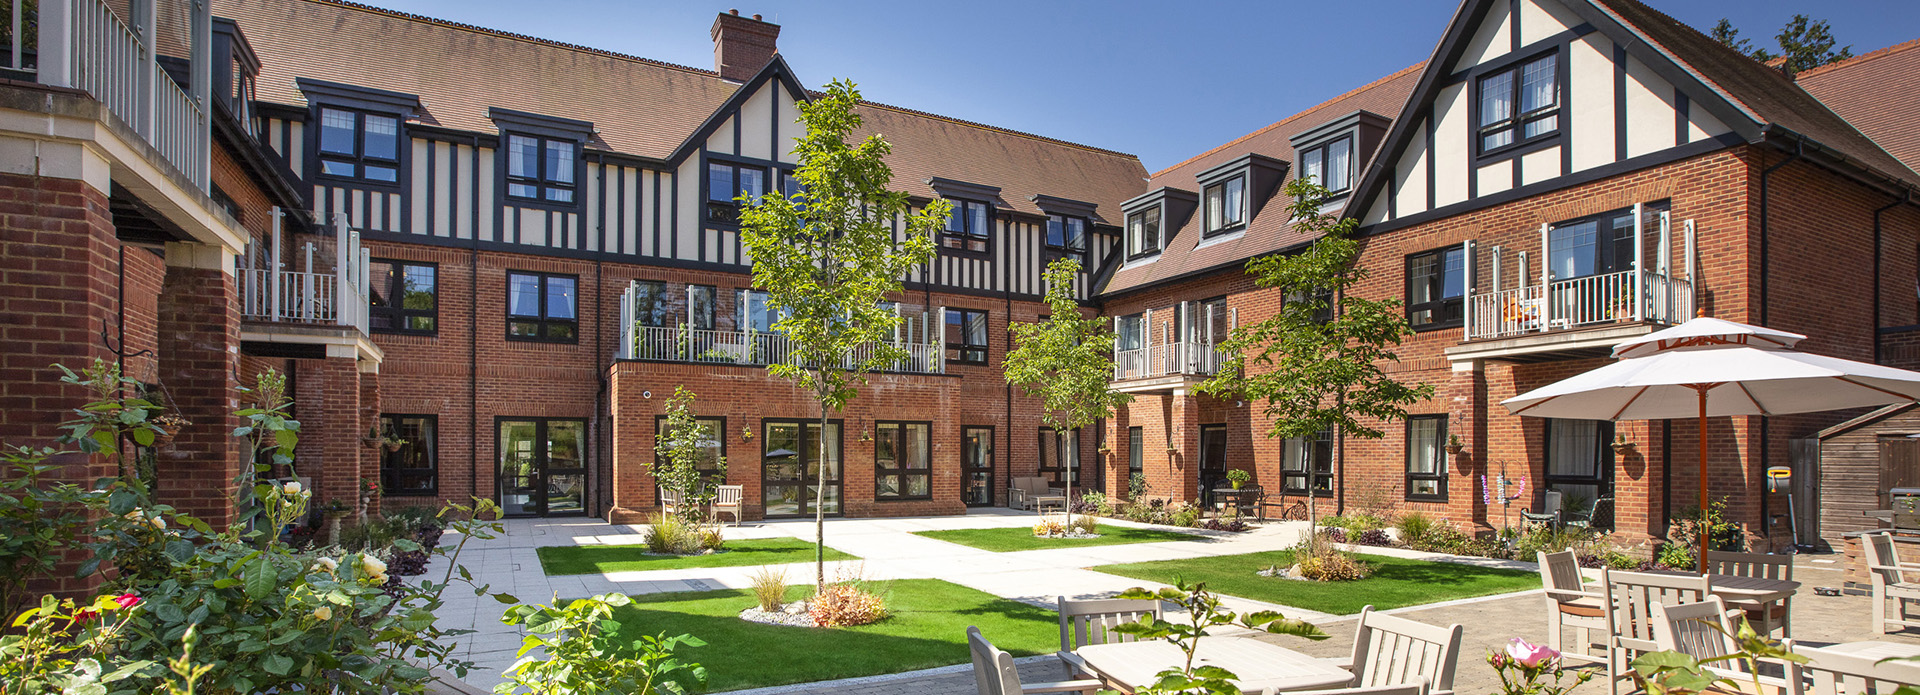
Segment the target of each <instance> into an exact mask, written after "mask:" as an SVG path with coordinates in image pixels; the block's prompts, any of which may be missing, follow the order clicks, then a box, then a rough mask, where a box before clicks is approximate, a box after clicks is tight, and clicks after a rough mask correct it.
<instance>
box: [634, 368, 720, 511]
mask: <svg viewBox="0 0 1920 695" xmlns="http://www.w3.org/2000/svg"><path fill="white" fill-rule="evenodd" d="M666 415H667V419H666V421H664V422H662V423H661V425H660V436H659V441H658V442H657V443H655V444H654V445H653V452H654V459H653V464H652V465H650V466H649V467H650V468H652V469H653V479H654V480H656V481H659V483H660V488H661V489H663V490H672V491H675V492H678V493H680V499H681V500H682V503H681V505H680V516H682V517H686V519H687V520H688V521H696V519H695V518H694V516H695V515H696V514H697V512H698V510H699V509H700V506H701V505H702V504H703V503H705V502H707V501H708V500H711V499H712V498H713V486H712V485H711V484H708V483H707V481H704V480H702V479H701V478H702V476H703V475H709V474H712V471H713V469H718V474H719V478H720V479H721V480H725V479H726V476H727V458H726V457H725V456H716V457H714V459H713V461H712V462H704V461H702V460H701V459H704V458H706V456H707V452H708V451H709V449H708V448H707V447H706V443H707V442H710V441H714V440H715V439H716V438H718V437H719V436H720V433H719V432H715V431H713V427H712V426H710V425H706V424H703V423H701V422H700V420H699V419H698V418H696V417H694V414H693V392H692V391H689V390H687V387H685V386H675V387H673V397H672V398H669V399H667V413H666ZM702 463H706V465H707V466H708V467H709V469H708V470H705V471H703V470H701V464H702Z"/></svg>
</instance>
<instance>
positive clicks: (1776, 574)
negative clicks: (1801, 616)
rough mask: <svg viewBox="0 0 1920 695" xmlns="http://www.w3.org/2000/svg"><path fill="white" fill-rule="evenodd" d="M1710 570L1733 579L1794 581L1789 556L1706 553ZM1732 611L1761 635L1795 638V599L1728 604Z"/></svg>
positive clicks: (1712, 551)
mask: <svg viewBox="0 0 1920 695" xmlns="http://www.w3.org/2000/svg"><path fill="white" fill-rule="evenodd" d="M1707 569H1708V573H1710V574H1724V575H1728V576H1734V577H1762V578H1766V579H1785V580H1789V581H1791V580H1792V579H1793V557H1792V556H1789V555H1762V554H1759V553H1734V552H1725V551H1720V550H1709V551H1707ZM1727 606H1728V607H1729V608H1732V609H1734V610H1737V611H1743V612H1745V613H1746V615H1747V622H1748V623H1750V624H1752V625H1753V629H1755V630H1757V631H1759V632H1760V634H1762V635H1769V636H1771V635H1772V634H1773V631H1774V630H1779V631H1780V636H1782V637H1792V636H1793V611H1792V606H1793V598H1792V597H1788V598H1786V599H1782V600H1780V601H1777V602H1774V601H1770V602H1765V603H1762V602H1759V601H1729V602H1728V603H1727Z"/></svg>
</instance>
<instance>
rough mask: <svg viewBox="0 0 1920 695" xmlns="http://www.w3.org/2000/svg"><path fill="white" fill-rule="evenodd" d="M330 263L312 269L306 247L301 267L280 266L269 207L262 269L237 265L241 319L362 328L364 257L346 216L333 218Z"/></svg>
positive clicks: (276, 231)
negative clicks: (269, 230)
mask: <svg viewBox="0 0 1920 695" xmlns="http://www.w3.org/2000/svg"><path fill="white" fill-rule="evenodd" d="M333 229H334V237H333V242H334V243H333V247H334V248H333V249H332V250H333V254H332V256H333V258H332V261H333V267H332V269H331V270H329V269H326V268H318V269H316V267H315V265H314V259H315V252H316V251H317V250H318V248H317V247H316V246H315V245H314V244H312V243H309V244H307V246H306V249H305V251H306V252H305V254H304V260H303V262H302V265H301V267H302V270H297V271H296V270H285V269H283V266H284V265H285V264H284V263H282V262H281V259H280V247H281V245H280V215H279V210H278V208H276V209H275V215H274V227H273V237H272V241H271V243H272V244H273V246H272V248H271V249H270V250H269V251H268V252H267V256H268V257H267V258H266V259H264V261H263V262H264V264H265V265H266V267H264V268H251V267H243V268H241V269H240V270H239V273H238V274H239V290H240V317H241V318H242V319H243V320H246V321H267V322H273V323H299V324H314V325H327V326H352V327H354V328H356V329H359V331H360V332H361V333H362V334H365V333H366V332H367V319H368V315H369V307H368V305H367V298H368V296H369V292H368V289H369V288H368V277H367V266H368V264H369V262H370V261H369V258H368V254H367V251H366V249H363V248H361V247H360V233H359V232H357V231H354V230H352V229H349V228H347V218H346V215H344V214H339V213H336V214H335V215H334V218H333Z"/></svg>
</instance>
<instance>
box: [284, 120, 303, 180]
mask: <svg viewBox="0 0 1920 695" xmlns="http://www.w3.org/2000/svg"><path fill="white" fill-rule="evenodd" d="M287 130H288V131H290V132H288V133H287V137H288V140H287V142H289V143H291V144H289V145H288V146H289V147H292V148H293V156H292V157H289V158H288V162H287V166H288V167H290V168H292V169H293V175H295V176H306V175H307V140H306V135H305V133H306V126H305V124H302V123H300V122H298V121H293V122H289V123H287Z"/></svg>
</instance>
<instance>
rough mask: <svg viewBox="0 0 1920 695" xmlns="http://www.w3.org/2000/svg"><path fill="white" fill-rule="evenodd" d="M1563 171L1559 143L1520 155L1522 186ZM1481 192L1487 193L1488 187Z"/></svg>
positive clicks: (1543, 179)
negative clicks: (1561, 169)
mask: <svg viewBox="0 0 1920 695" xmlns="http://www.w3.org/2000/svg"><path fill="white" fill-rule="evenodd" d="M1562 173H1564V172H1561V171H1560V146H1559V145H1555V146H1553V147H1549V148H1546V149H1544V150H1535V151H1533V152H1528V153H1526V154H1523V155H1520V185H1522V186H1525V185H1527V184H1530V183H1539V182H1541V181H1545V180H1547V179H1550V178H1553V177H1556V176H1559V175H1561V174H1562ZM1480 192H1481V193H1486V192H1487V189H1485V188H1482V189H1480Z"/></svg>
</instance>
